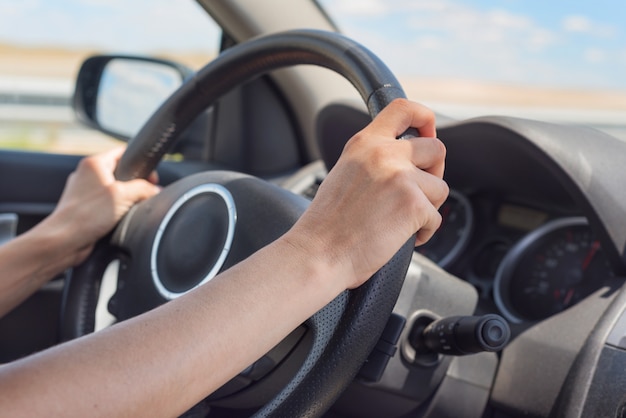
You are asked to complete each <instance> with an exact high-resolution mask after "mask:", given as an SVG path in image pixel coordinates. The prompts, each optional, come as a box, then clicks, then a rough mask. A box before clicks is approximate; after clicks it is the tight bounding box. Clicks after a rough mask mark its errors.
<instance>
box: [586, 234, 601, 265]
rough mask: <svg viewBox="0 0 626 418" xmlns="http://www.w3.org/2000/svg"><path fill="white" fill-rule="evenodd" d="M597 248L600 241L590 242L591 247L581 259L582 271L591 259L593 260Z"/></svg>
mask: <svg viewBox="0 0 626 418" xmlns="http://www.w3.org/2000/svg"><path fill="white" fill-rule="evenodd" d="M599 249H600V241H594V242H593V243H592V244H591V248H590V249H589V252H588V253H587V256H586V257H585V260H584V261H583V271H585V270H587V267H589V264H591V260H593V256H594V255H596V252H598V250H599Z"/></svg>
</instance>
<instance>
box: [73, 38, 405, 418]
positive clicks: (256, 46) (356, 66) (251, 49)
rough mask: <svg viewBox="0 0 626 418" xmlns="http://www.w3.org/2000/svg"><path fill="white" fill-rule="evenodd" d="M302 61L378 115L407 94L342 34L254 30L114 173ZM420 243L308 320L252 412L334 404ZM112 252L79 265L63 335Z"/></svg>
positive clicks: (284, 412)
mask: <svg viewBox="0 0 626 418" xmlns="http://www.w3.org/2000/svg"><path fill="white" fill-rule="evenodd" d="M296 64H311V65H317V66H322V67H326V68H329V69H331V70H334V71H335V72H338V73H339V74H341V75H343V76H344V77H345V78H346V79H348V80H349V81H350V82H351V83H352V84H353V85H354V86H355V87H356V89H357V90H358V91H359V93H360V95H361V97H362V98H363V100H364V102H365V103H366V105H367V107H368V110H369V113H370V115H371V116H372V117H375V116H376V115H377V114H378V112H379V111H380V110H382V109H383V108H384V107H385V106H386V105H387V104H388V103H390V102H391V101H392V100H394V99H396V98H404V97H405V94H404V92H403V90H402V88H401V87H400V84H399V83H398V81H397V80H396V78H395V76H393V74H392V73H391V72H390V71H389V69H388V68H387V67H386V66H385V65H384V64H383V63H382V61H380V59H378V58H377V57H376V56H375V55H374V54H373V53H371V52H370V51H369V50H367V49H366V48H364V47H363V46H361V45H360V44H358V43H356V42H354V41H352V40H350V39H348V38H346V37H343V36H341V35H339V34H336V33H333V32H324V31H317V30H297V31H288V32H283V33H278V34H273V35H268V36H264V37H260V38H256V39H253V40H251V41H248V42H245V43H242V44H240V45H237V46H235V47H232V48H230V49H229V50H227V51H225V52H224V53H222V54H221V55H220V56H218V58H216V59H215V60H214V61H212V62H211V63H209V64H208V65H207V66H205V67H204V68H203V69H201V70H200V71H199V72H198V73H197V74H196V75H195V76H193V77H192V78H191V79H189V80H187V81H186V82H185V83H184V84H183V86H181V88H180V89H179V90H177V91H176V92H175V93H174V94H173V95H172V96H171V97H170V98H169V99H168V100H167V101H166V102H165V103H164V104H163V105H162V106H161V107H160V108H159V109H158V110H157V111H156V112H155V113H154V115H153V116H152V117H151V118H150V119H149V120H148V122H146V124H145V125H144V127H143V128H142V129H141V130H140V132H139V133H138V134H137V136H136V137H135V138H134V139H133V140H132V141H131V142H130V143H129V145H128V147H127V150H126V152H125V153H124V155H123V156H122V158H121V160H120V163H119V165H118V167H117V169H116V172H115V175H116V177H117V178H118V179H120V180H130V179H133V178H139V177H143V178H145V177H147V176H148V175H149V173H150V172H152V171H153V170H154V169H155V167H156V165H157V164H158V163H159V162H160V160H161V158H162V157H163V156H164V155H165V153H166V152H167V151H168V150H169V149H171V148H172V146H173V145H174V142H175V140H176V139H177V136H178V134H179V133H180V132H182V131H183V130H184V129H185V127H186V126H187V125H188V124H189V123H190V122H191V121H192V120H193V118H194V117H195V116H196V115H197V114H199V113H200V112H201V111H202V110H204V109H206V108H207V107H208V106H209V105H210V104H211V103H213V102H214V101H215V100H217V99H218V98H219V97H220V96H221V95H223V94H224V93H226V92H227V91H229V90H230V89H231V88H232V87H234V86H236V85H238V84H241V83H243V82H246V81H249V80H251V79H252V78H254V77H257V76H260V75H262V74H265V73H267V72H269V71H272V70H275V69H278V68H282V67H286V66H292V65H296ZM213 80H219V81H220V83H215V82H214V81H213ZM413 243H414V237H412V238H411V239H410V240H409V241H407V243H406V244H405V245H403V247H402V248H401V249H400V250H399V251H398V253H397V254H396V255H395V256H394V257H393V258H392V259H391V260H390V261H389V262H388V263H387V264H386V265H385V266H383V268H381V269H380V270H379V271H378V272H377V273H376V274H375V275H374V276H373V277H372V278H371V279H370V280H369V281H368V282H367V283H365V284H364V285H363V286H361V287H359V288H358V289H355V290H352V291H349V292H344V293H342V294H341V295H340V296H338V297H337V298H336V299H335V300H334V301H332V302H331V303H330V304H329V305H327V306H326V307H325V308H323V309H322V310H321V311H320V312H318V313H317V314H315V315H314V316H313V317H311V318H310V319H309V321H307V325H308V327H309V329H310V330H311V331H312V332H313V335H314V337H313V347H312V349H311V350H310V351H309V354H308V355H307V356H306V358H305V360H304V362H303V364H302V366H301V367H300V369H299V370H298V372H297V373H296V375H295V376H294V377H293V378H292V379H291V381H290V382H289V383H288V384H287V385H286V386H285V387H284V388H283V389H282V390H281V391H280V393H279V394H278V395H276V396H275V397H274V398H273V399H272V400H271V401H270V402H269V403H267V404H266V405H265V406H263V407H262V408H261V409H260V410H259V411H258V412H257V413H256V415H255V416H264V417H265V416H268V417H279V416H288V417H291V416H320V415H322V414H323V413H324V412H325V411H326V410H327V409H328V408H329V407H330V405H332V403H333V402H334V401H335V400H336V398H337V397H338V396H339V394H340V393H341V392H342V390H343V389H345V388H346V387H347V386H348V385H349V383H350V382H351V381H352V380H353V379H354V377H355V376H356V374H357V373H358V371H359V368H360V366H361V365H362V363H363V362H364V361H365V360H366V358H367V356H368V354H369V353H370V352H371V351H372V349H373V348H374V347H375V345H376V343H377V341H378V338H379V337H380V335H381V333H382V331H383V329H384V327H385V325H386V322H387V319H388V317H389V315H390V314H391V311H392V309H393V306H394V305H395V302H396V300H397V298H398V295H399V293H400V290H401V287H402V283H403V281H404V277H405V275H406V272H407V269H408V266H409V263H410V260H411V256H412V254H413V247H414V245H413ZM113 253H114V251H112V250H111V248H110V245H107V243H104V244H103V243H102V242H101V243H99V245H98V248H97V250H96V251H95V252H94V255H93V256H92V257H90V258H89V259H88V260H87V262H86V263H84V264H83V265H81V266H79V267H78V268H77V269H75V271H74V274H73V277H71V279H70V280H69V283H68V285H67V286H66V291H65V295H64V304H63V305H64V311H63V315H62V327H63V332H62V333H63V334H64V335H63V338H64V339H70V338H74V337H77V336H80V335H83V334H85V333H88V332H91V331H92V330H93V313H92V311H94V310H95V301H96V300H97V294H98V288H99V284H100V282H99V281H98V278H101V277H102V274H103V272H104V266H106V265H107V264H108V261H109V260H110V258H111V257H113Z"/></svg>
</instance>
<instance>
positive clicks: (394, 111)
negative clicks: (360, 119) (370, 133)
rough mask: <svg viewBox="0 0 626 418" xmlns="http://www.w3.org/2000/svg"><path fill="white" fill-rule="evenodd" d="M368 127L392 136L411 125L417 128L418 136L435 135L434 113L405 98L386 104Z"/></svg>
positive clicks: (396, 135) (402, 131) (399, 133)
mask: <svg viewBox="0 0 626 418" xmlns="http://www.w3.org/2000/svg"><path fill="white" fill-rule="evenodd" d="M369 127H370V129H373V130H376V131H377V132H379V133H381V134H383V135H388V136H393V137H394V138H396V137H398V136H400V135H401V134H402V133H404V131H406V130H407V129H408V128H411V127H412V128H417V129H418V130H419V132H420V136H428V137H436V136H437V132H436V129H435V115H434V113H433V112H432V111H431V110H430V109H428V108H427V107H425V106H422V105H421V104H419V103H415V102H411V101H409V100H406V99H396V100H394V101H393V102H391V103H390V104H389V105H387V107H385V108H384V109H383V110H382V111H381V112H380V113H379V114H378V116H376V118H374V120H373V121H372V123H370V125H369Z"/></svg>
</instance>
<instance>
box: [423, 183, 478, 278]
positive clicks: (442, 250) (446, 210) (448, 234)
mask: <svg viewBox="0 0 626 418" xmlns="http://www.w3.org/2000/svg"><path fill="white" fill-rule="evenodd" d="M439 213H441V226H440V227H439V229H438V230H437V232H436V233H435V235H433V237H432V238H431V239H430V240H429V241H428V242H427V243H426V244H424V245H421V246H419V247H418V248H417V252H419V253H420V254H422V255H424V256H426V257H427V258H429V259H430V260H432V261H434V262H435V263H437V264H439V265H440V266H441V267H447V266H448V265H450V263H452V262H453V261H454V260H455V259H456V258H457V257H458V256H459V255H460V254H461V252H462V251H463V250H464V249H465V246H466V245H467V242H468V241H469V238H470V235H471V232H472V227H473V216H474V215H473V211H472V206H471V204H470V202H469V200H468V199H467V198H466V197H465V196H464V195H462V194H461V193H459V192H457V191H454V190H450V194H449V195H448V199H447V200H446V201H445V203H444V204H443V205H441V207H440V208H439Z"/></svg>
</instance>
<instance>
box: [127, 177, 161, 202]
mask: <svg viewBox="0 0 626 418" xmlns="http://www.w3.org/2000/svg"><path fill="white" fill-rule="evenodd" d="M122 187H123V188H124V192H125V195H126V197H127V198H128V200H129V201H131V202H132V203H138V202H140V201H142V200H145V199H149V198H151V197H152V196H154V195H156V194H157V193H159V191H160V190H161V188H160V187H158V186H155V185H154V184H152V183H150V182H149V181H147V180H144V179H135V180H129V181H127V182H124V183H123V185H122Z"/></svg>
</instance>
